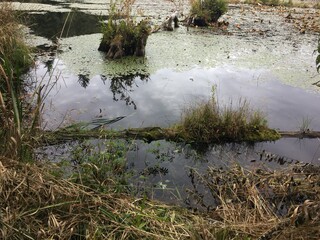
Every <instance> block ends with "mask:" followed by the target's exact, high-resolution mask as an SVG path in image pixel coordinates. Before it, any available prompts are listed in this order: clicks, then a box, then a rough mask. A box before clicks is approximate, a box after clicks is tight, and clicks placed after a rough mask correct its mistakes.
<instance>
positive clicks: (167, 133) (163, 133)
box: [40, 127, 320, 145]
mask: <svg viewBox="0 0 320 240" xmlns="http://www.w3.org/2000/svg"><path fill="white" fill-rule="evenodd" d="M90 138H100V139H112V138H125V139H140V140H144V141H147V142H151V141H156V140H163V139H165V140H169V141H174V142H188V143H194V144H213V143H223V142H263V141H276V140H278V139H280V138H300V139H302V138H320V132H317V131H308V132H300V131H276V130H274V129H265V130H262V131H253V132H252V133H251V134H248V135H246V136H245V137H242V138H241V139H230V138H226V137H224V136H223V135H221V136H220V135H216V136H215V139H216V140H215V141H212V142H199V141H198V140H197V139H193V138H192V137H190V136H188V134H187V133H185V132H184V131H181V130H180V129H179V127H173V128H160V127H146V128H129V129H125V130H119V131H115V130H106V129H100V130H65V129H61V130H58V131H46V132H44V134H43V136H42V140H41V141H40V142H41V143H43V144H45V145H53V144H59V143H63V142H66V141H74V140H83V139H90Z"/></svg>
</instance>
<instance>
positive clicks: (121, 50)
mask: <svg viewBox="0 0 320 240" xmlns="http://www.w3.org/2000/svg"><path fill="white" fill-rule="evenodd" d="M133 4H134V0H125V1H123V2H121V4H120V6H119V7H118V8H117V4H116V3H112V2H111V4H110V5H111V7H110V12H109V20H108V23H107V24H102V33H103V37H102V40H101V43H100V46H99V49H98V50H99V51H103V52H106V53H107V57H108V58H110V59H117V58H121V57H124V56H138V57H140V56H144V55H145V46H146V44H147V39H148V36H149V34H150V31H151V29H150V26H149V25H148V23H147V21H144V20H142V21H141V22H139V23H136V22H135V21H134V20H132V18H131V17H130V13H131V7H132V5H133ZM119 19H120V20H119Z"/></svg>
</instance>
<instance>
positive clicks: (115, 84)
mask: <svg viewBox="0 0 320 240" xmlns="http://www.w3.org/2000/svg"><path fill="white" fill-rule="evenodd" d="M180 3H182V1H180ZM15 4H16V8H17V9H18V10H20V11H27V12H28V13H29V17H28V25H29V29H30V35H29V41H30V43H32V44H33V45H42V46H45V47H46V51H44V52H42V54H39V56H38V58H37V64H36V67H35V69H33V70H32V71H31V72H30V76H31V78H32V79H34V80H36V82H37V84H39V82H41V84H46V85H47V86H52V89H51V91H50V93H49V95H48V96H47V98H46V99H45V109H44V116H43V126H45V128H46V129H56V128H58V127H61V126H65V125H68V124H70V123H74V122H78V121H90V120H92V119H94V118H99V117H100V118H116V117H120V116H121V117H122V116H123V117H124V118H123V119H122V120H120V121H118V122H116V123H113V124H112V125H110V127H111V128H114V129H124V128H129V127H150V126H161V127H167V126H170V125H172V124H174V123H177V122H178V121H179V120H180V118H181V113H182V112H183V111H184V109H185V108H186V107H187V106H190V105H193V104H195V103H196V102H200V101H204V100H207V99H208V98H210V97H211V95H212V89H213V87H214V88H215V89H216V90H215V95H216V96H217V99H218V101H219V103H221V104H226V105H228V104H233V105H234V106H236V105H237V102H238V101H239V99H247V100H248V101H249V103H250V105H251V106H252V108H254V109H260V110H262V111H263V112H264V113H265V114H266V117H267V120H268V123H269V126H270V127H271V128H275V129H280V130H288V131H291V130H292V131H297V130H299V129H300V128H302V127H306V128H309V129H311V130H316V131H319V130H320V121H319V119H320V107H319V104H318V103H319V100H320V95H319V90H320V89H319V88H318V87H317V86H316V85H314V84H313V83H315V82H317V81H319V80H320V77H319V74H317V72H316V69H315V55H314V54H313V52H314V50H315V49H316V44H317V37H318V36H317V35H316V34H314V33H313V32H312V31H310V32H308V31H307V32H306V33H305V34H300V33H299V29H296V28H295V27H294V24H293V23H291V22H287V21H286V16H287V15H288V12H289V11H290V10H287V9H282V10H281V9H279V8H274V9H271V8H267V7H265V8H263V7H260V6H249V5H243V6H242V7H240V6H238V5H230V6H229V11H228V12H227V14H226V15H224V16H223V19H226V20H228V21H229V23H230V25H229V27H228V29H227V30H221V29H220V30H212V29H198V28H196V29H187V28H186V27H184V26H180V28H178V29H176V30H175V31H173V32H163V31H160V32H157V33H154V34H152V35H151V36H150V37H149V38H148V42H147V46H146V57H145V58H143V59H142V58H139V59H135V58H126V59H123V60H117V61H109V60H107V59H106V58H105V56H104V54H102V53H100V52H98V51H97V48H98V46H99V42H100V39H101V37H102V35H101V33H99V32H100V23H99V22H100V21H103V20H105V19H106V15H107V13H108V12H107V8H108V5H107V4H106V3H105V1H99V0H95V1H89V0H88V1H85V0H81V1H67V0H65V1H55V0H52V1H45V0H43V1H38V3H25V2H24V3H23V4H17V3H15ZM139 9H140V10H141V9H143V10H144V11H143V16H147V17H150V21H151V22H153V23H154V24H158V23H159V22H161V21H163V20H164V19H165V17H166V16H167V15H170V13H171V12H172V11H175V10H176V9H178V10H180V11H182V12H184V13H185V14H186V13H187V11H188V5H187V4H186V3H184V5H183V4H181V5H178V4H174V1H173V2H171V3H170V2H168V1H163V2H161V1H160V2H157V3H149V2H148V1H136V5H135V8H134V11H136V12H138V10H139ZM71 10H72V11H71ZM294 12H295V14H296V15H295V17H296V18H297V19H298V18H299V16H301V15H303V14H311V16H317V17H319V16H320V15H319V10H318V11H317V10H314V9H296V10H294ZM66 19H68V21H67V22H66V21H65V20H66ZM65 22H66V24H65ZM62 30H64V31H62ZM57 38H59V41H58V43H59V47H58V51H54V52H50V48H52V46H53V45H54V44H56V43H57ZM47 50H48V51H47ZM73 144H75V145H76V144H77V143H73ZM73 144H70V145H69V146H67V145H60V146H52V147H48V148H46V149H41V150H39V154H40V152H42V153H45V154H47V155H51V158H52V159H53V160H56V159H59V158H67V157H68V156H69V152H70V149H71V148H72V146H73ZM130 144H133V145H134V146H135V147H134V148H132V150H130V151H129V153H128V168H129V169H134V170H135V171H136V172H138V173H141V172H145V171H147V173H148V174H146V175H148V176H147V180H146V179H144V183H142V182H141V180H140V179H136V180H135V181H136V183H139V184H146V183H148V184H149V186H156V187H157V188H158V190H155V192H153V193H152V194H155V196H156V197H157V198H158V199H162V200H166V201H171V200H172V201H176V199H177V198H178V199H180V200H181V201H183V202H185V203H186V202H187V201H186V199H187V197H186V196H185V195H184V193H183V192H184V189H185V188H188V187H192V185H191V182H190V174H189V171H190V168H196V169H199V170H204V169H205V168H206V167H207V166H208V165H210V164H216V165H217V164H218V165H225V164H226V162H236V163H240V164H241V165H243V166H246V167H253V168H258V167H261V165H263V166H264V167H272V168H274V167H276V168H277V167H281V166H282V165H284V164H294V163H296V162H297V161H302V162H306V163H312V164H319V163H320V161H319V160H320V141H319V140H318V139H285V138H283V139H281V140H279V141H276V142H264V143H257V144H254V145H247V144H225V145H214V146H211V147H209V148H207V149H205V150H203V149H202V150H201V151H200V150H199V149H193V148H192V147H191V146H189V145H183V144H174V143H169V142H166V141H157V142H152V143H144V142H142V141H135V142H134V143H130ZM163 189H174V191H170V193H168V192H166V191H163ZM157 191H158V192H157ZM178 196H180V197H178ZM170 199H171V200H170Z"/></svg>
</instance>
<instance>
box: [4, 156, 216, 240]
mask: <svg viewBox="0 0 320 240" xmlns="http://www.w3.org/2000/svg"><path fill="white" fill-rule="evenodd" d="M52 167H53V166H51V165H50V168H51V171H52ZM0 211H1V216H2V217H1V219H0V238H1V239H198V238H197V236H202V237H203V239H212V236H213V235H212V233H210V230H211V231H212V229H213V227H214V226H211V227H209V228H208V226H209V221H208V220H207V219H205V218H203V217H201V216H199V215H194V214H192V213H190V212H187V211H186V210H182V209H180V210H179V209H176V208H174V207H169V206H166V205H163V204H160V203H155V202H150V201H147V200H144V199H133V198H131V197H128V196H127V195H124V194H115V193H105V194H103V193H98V192H95V191H94V190H92V189H90V188H87V187H85V186H83V185H78V184H75V183H72V182H71V181H68V180H64V179H60V178H56V177H54V176H53V175H52V174H50V172H49V170H48V166H46V167H43V166H36V165H34V164H22V163H19V162H16V161H11V160H8V159H4V158H2V159H1V162H0Z"/></svg>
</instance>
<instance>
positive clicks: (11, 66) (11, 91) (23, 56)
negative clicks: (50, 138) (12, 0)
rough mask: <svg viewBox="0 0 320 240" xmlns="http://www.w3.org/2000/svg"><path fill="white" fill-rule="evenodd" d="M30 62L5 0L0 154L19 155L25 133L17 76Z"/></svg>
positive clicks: (0, 15)
mask: <svg viewBox="0 0 320 240" xmlns="http://www.w3.org/2000/svg"><path fill="white" fill-rule="evenodd" d="M31 63H32V58H31V56H30V52H29V49H28V47H27V46H26V45H25V43H24V40H23V35H22V31H21V28H20V25H19V21H18V17H17V16H16V14H15V13H14V12H13V10H12V6H11V5H10V4H9V3H4V4H1V5H0V106H1V108H0V114H1V115H0V124H1V125H0V126H1V127H0V137H1V142H0V154H1V155H2V156H5V157H8V158H14V159H22V158H23V155H24V152H25V148H24V146H25V145H26V141H25V140H26V137H27V135H26V134H25V132H24V131H23V125H24V124H25V122H24V121H23V119H24V117H23V116H24V113H25V112H24V111H23V104H22V102H23V101H22V99H23V94H22V90H23V87H22V82H21V76H22V74H23V73H24V72H25V71H26V70H27V69H28V67H29V66H30V65H31Z"/></svg>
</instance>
